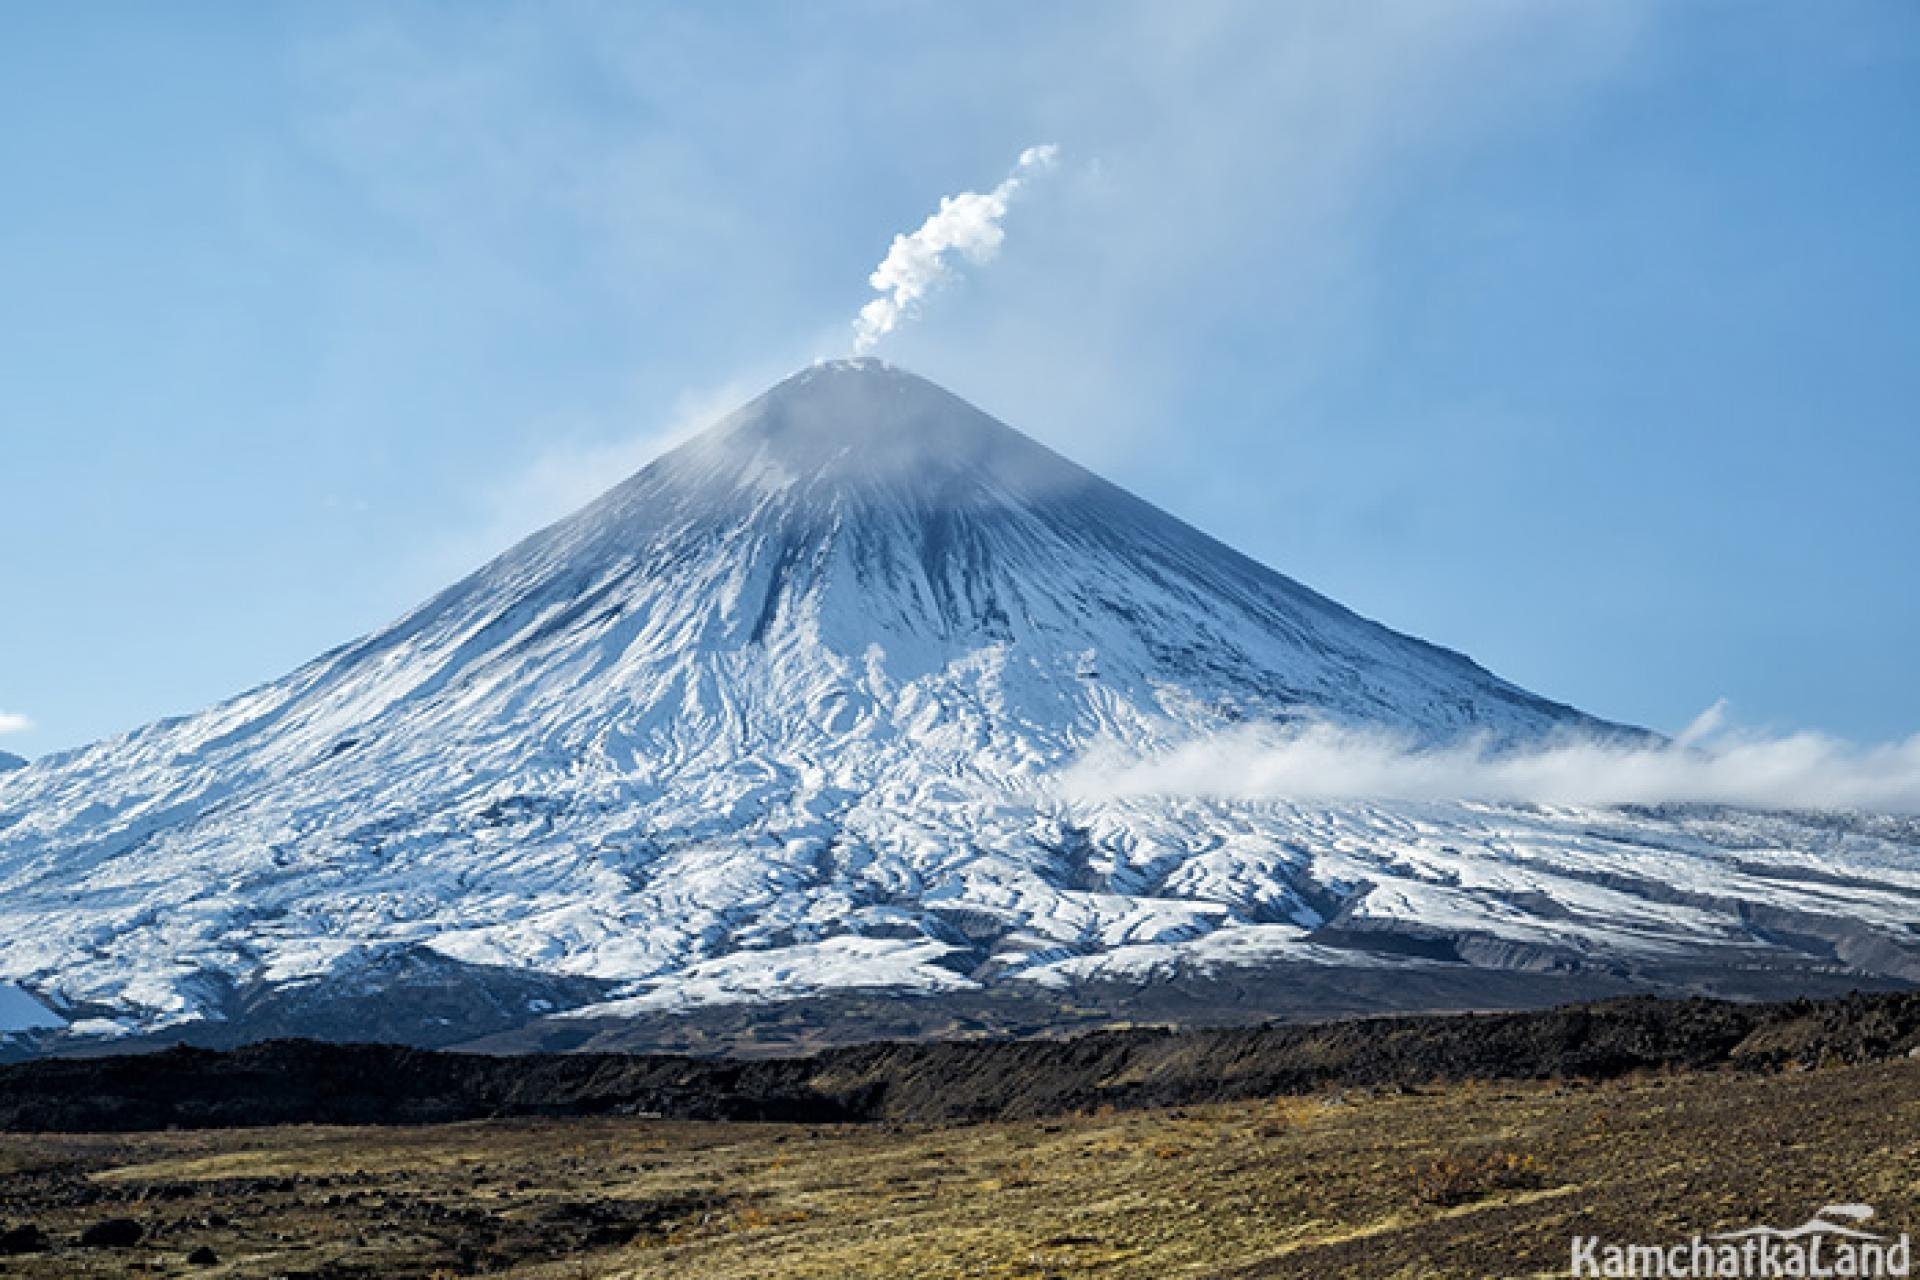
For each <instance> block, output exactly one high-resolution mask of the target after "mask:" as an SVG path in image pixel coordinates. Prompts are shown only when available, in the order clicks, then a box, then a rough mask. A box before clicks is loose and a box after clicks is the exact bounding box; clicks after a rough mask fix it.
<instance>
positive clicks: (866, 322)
mask: <svg viewBox="0 0 1920 1280" xmlns="http://www.w3.org/2000/svg"><path fill="white" fill-rule="evenodd" d="M1059 154H1060V149H1059V148H1058V147H1055V146H1052V145H1046V146H1038V147H1028V148H1027V149H1026V150H1025V151H1022V152H1021V153H1020V160H1019V163H1017V164H1015V165H1014V167H1013V172H1012V173H1010V174H1008V175H1007V177H1006V178H1005V180H1003V181H1002V182H1001V183H1000V185H999V186H997V187H995V188H994V189H993V190H991V191H962V192H961V193H960V194H959V195H957V196H942V197H940V208H939V209H938V210H937V211H936V212H935V213H934V214H933V215H932V216H930V217H929V218H928V219H927V220H926V221H925V222H923V223H921V224H920V229H919V230H917V231H915V232H913V233H912V234H911V235H897V236H895V237H894V238H893V245H892V247H891V248H889V249H888V250H887V256H886V257H885V258H884V259H882V260H881V262H880V265H879V266H877V267H875V268H874V270H873V274H872V275H871V276H869V277H867V283H869V284H871V285H872V286H873V287H874V289H875V290H877V291H878V292H879V294H880V296H879V297H877V298H875V299H874V300H873V301H871V302H869V303H867V305H866V306H864V307H862V308H860V315H859V316H858V317H857V318H856V319H855V320H854V322H853V349H854V351H855V352H856V353H861V354H864V353H866V352H868V351H871V350H873V348H874V347H875V346H876V345H877V344H878V343H879V341H880V339H882V338H884V337H886V336H887V335H888V334H889V333H892V332H893V331H894V329H896V328H898V327H899V324H900V322H901V321H902V320H906V319H910V318H911V317H912V316H914V315H915V314H916V313H917V312H918V311H919V308H920V303H921V302H922V301H923V300H924V299H925V298H926V296H927V295H928V294H930V293H932V292H933V291H934V289H935V288H937V287H938V286H939V285H941V284H943V283H945V282H946V281H947V280H948V279H949V278H951V277H952V275H953V267H952V266H951V264H950V259H951V258H952V257H953V255H955V254H958V255H959V256H960V257H962V258H965V259H966V260H967V261H969V262H973V263H982V262H990V261H992V260H993V257H994V255H996V254H998V253H999V252H1000V245H1001V243H1002V242H1003V241H1005V240H1006V238H1007V233H1006V232H1005V231H1004V230H1003V229H1002V228H1001V226H1000V220H1001V219H1002V218H1004V217H1006V216H1007V206H1008V204H1009V203H1011V202H1012V200H1013V197H1014V196H1015V194H1017V193H1018V192H1019V190H1020V188H1022V187H1023V186H1025V185H1026V183H1027V180H1028V178H1030V177H1031V176H1032V175H1034V174H1036V173H1040V172H1043V171H1045V170H1047V169H1050V168H1052V167H1053V163H1054V160H1055V159H1056V158H1057V157H1058V156H1059Z"/></svg>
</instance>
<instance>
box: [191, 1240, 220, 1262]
mask: <svg viewBox="0 0 1920 1280" xmlns="http://www.w3.org/2000/svg"><path fill="white" fill-rule="evenodd" d="M187 1265H188V1266H190V1267H217V1266H219V1265H220V1255H219V1254H217V1253H215V1252H214V1251H213V1250H212V1249H211V1248H210V1247H209V1246H207V1245H204V1244H203V1245H201V1246H200V1247H199V1248H197V1249H195V1250H194V1251H193V1252H192V1253H189V1254H188V1255H187Z"/></svg>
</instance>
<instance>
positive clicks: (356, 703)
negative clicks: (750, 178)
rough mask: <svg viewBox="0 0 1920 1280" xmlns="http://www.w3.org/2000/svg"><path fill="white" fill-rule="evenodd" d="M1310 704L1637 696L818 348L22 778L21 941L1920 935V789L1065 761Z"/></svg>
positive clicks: (1846, 948)
mask: <svg viewBox="0 0 1920 1280" xmlns="http://www.w3.org/2000/svg"><path fill="white" fill-rule="evenodd" d="M1302 717H1316V718H1324V719H1328V720H1333V721H1336V722H1340V723H1347V724H1355V725H1367V726H1378V727H1381V728H1384V729H1387V730H1391V731H1393V732H1395V733H1397V734H1402V735H1408V736H1410V737H1412V738H1413V739H1415V740H1418V741H1425V742H1439V741H1444V740H1447V739H1450V738H1452V737H1454V736H1457V735H1459V734H1462V733H1468V732H1474V733H1483V734H1487V735H1490V736H1491V738H1492V739H1494V740H1495V741H1503V742H1504V741H1511V742H1522V741H1528V740H1533V739H1537V738H1539V737H1541V736H1543V735H1548V734H1553V733H1557V732H1583V733H1601V734H1609V733H1625V732H1630V731H1626V730H1620V729H1618V728H1617V727H1616V726H1610V725H1606V724H1603V723H1601V722H1598V721H1594V720H1591V719H1589V718H1587V717H1585V716H1583V715H1581V714H1580V713H1578V712H1576V711H1573V710H1572V709H1570V708H1567V707H1564V706H1561V705H1558V704H1555V703H1552V702H1549V701H1547V700H1545V699H1542V698H1539V697H1536V696H1534V695H1532V694H1529V693H1527V692H1525V691H1524V690H1521V689H1519V688H1516V687H1514V686H1513V685H1511V684H1508V683H1506V682H1505V681H1502V680H1500V679H1498V678H1497V677H1495V676H1493V675H1491V674H1489V673H1488V672H1486V671H1485V670H1483V669H1482V668H1480V667H1478V666H1476V665H1475V664H1473V663H1472V662H1470V661H1468V660H1467V659H1466V658H1464V657H1461V656H1460V655H1458V654H1454V653H1451V652H1449V651H1446V650H1444V649H1440V648H1437V647H1435V646H1432V645H1429V644H1426V643H1424V642H1421V641H1419V640H1415V639H1412V638H1409V637H1407V636H1403V635H1400V634H1397V633H1395V632H1392V631H1390V630H1387V629H1385V628H1383V627H1380V626H1378V625H1376V624H1374V623H1371V622H1368V621H1366V620H1364V619H1362V618H1359V617H1357V616H1356V615H1354V614H1352V613H1351V612H1349V611H1347V610H1345V609H1343V608H1341V607H1340V606H1338V605H1336V604H1334V603H1332V602H1331V601H1328V600H1326V599H1324V598H1323V597H1321V596H1319V595H1317V594H1315V593H1313V592H1312V591H1309V590H1308V589H1306V588H1304V587H1302V586H1300V585H1299V584H1297V583H1294V582H1292V581H1290V580H1289V579H1287V578H1284V577H1281V576H1280V575H1278V574H1276V573H1274V572H1272V571H1270V570H1268V569H1266V568H1264V567H1262V566H1260V565H1258V564H1256V563H1254V562H1253V561H1251V560H1248V559H1247V558H1245V557H1243V556H1241V555H1239V554H1238V553H1236V552H1234V551H1232V550H1230V549H1228V548H1227V547H1225V546H1222V545H1221V544H1219V543H1218V542H1215V541H1213V540H1212V539H1210V538H1208V537H1206V536H1205V535H1203V534H1201V533H1199V532H1198V531H1196V530H1195V529H1193V528H1191V527H1190V526H1188V525H1185V524H1183V523H1181V522H1180V521H1178V520H1175V519H1173V518H1172V517H1170V516H1168V515H1166V514H1165V513H1163V512H1161V511H1159V510H1157V509H1155V508H1153V507H1151V506H1149V505H1148V504H1146V503H1144V502H1142V501H1140V500H1139V499H1137V498H1134V497H1132V496H1131V495H1129V494H1127V493H1125V492H1123V491H1121V490H1119V489H1117V488H1115V487H1114V486H1112V485H1110V484H1107V483H1106V482H1104V481H1102V480H1100V479H1099V478H1097V477H1095V476H1093V475H1091V474H1090V473H1088V472H1086V471H1084V470H1082V469H1081V468H1079V467H1077V466H1075V465H1073V464H1072V463H1070V462H1068V461H1066V460H1065V459H1063V458H1060V457H1059V456H1057V455H1055V454H1053V453H1051V452H1050V451H1048V450H1046V449H1044V448H1042V447H1041V446H1039V445H1037V444H1036V443H1034V442H1033V441H1031V440H1029V439H1027V438H1026V437H1024V436H1022V435H1020V434H1019V433H1017V432H1015V431H1013V430H1011V429H1010V428H1008V427H1005V426H1003V425H1001V424H1000V423H998V422H995V421H994V420H992V419H990V418H988V417H986V416H985V415H983V414H981V413H979V412H978V411H977V410H974V409H973V408H971V407H970V406H968V405H966V404H965V403H963V402H961V401H959V400H957V399H955V398H954V397H952V396H950V395H948V394H947V393H946V392H944V391H941V390H940V389H938V388H936V387H934V386H932V385H931V384H929V383H927V382H925V381H923V380H921V379H919V378H916V377H914V376H912V375H910V374H906V373H903V372H901V371H898V370H895V369H892V368H890V367H888V366H885V365H882V364H879V363H877V362H873V361H843V362H836V363H833V364H828V365H820V366H815V367H813V368H811V369H808V370H806V371H803V372H802V373H800V374H798V375H796V376H795V377H793V378H791V379H789V380H788V381H787V382H785V383H782V384H781V385H780V386H778V387H776V388H774V389H773V390H772V391H770V392H768V393H767V394H766V395H765V396H763V397H761V398H760V399H758V400H756V401H754V402H753V403H752V404H749V405H748V406H746V407H745V408H743V409H741V410H740V411H738V412H737V413H735V414H733V415H732V416H730V417H729V418H727V419H725V420H724V421H722V422H721V423H720V424H719V425H717V426H716V427H715V428H713V429H712V430H711V431H709V432H708V433H707V434H705V435H704V436H702V437H700V438H698V439H696V440H694V441H693V442H691V443H689V444H687V445H685V446H683V447H682V448H680V449H678V450H676V451H675V452H673V453H671V454H669V455H667V456H666V457H664V458H662V459H661V460H660V461H658V462H656V463H655V464H653V465H652V466H650V467H648V468H646V469H645V470H644V471H642V472H640V473H639V474H638V475H636V476H634V477H632V478H631V479H629V480H627V481H626V482H624V483H622V484H620V485H619V486H618V487H616V488H615V489H613V490H612V491H611V492H609V493H608V494H607V495H606V496H604V497H603V498H601V499H600V500H599V501H597V502H595V503H594V504H592V505H591V506H589V507H588V508H586V509H585V510H583V511H581V512H580V513H579V514H577V515H575V516H574V517H572V518H570V519H568V520H565V521H563V522H561V523H560V524H557V525H555V526H553V527H552V528H549V529H547V530H545V531H543V532H541V533H539V534H537V535H535V536H534V537H532V538H530V539H528V540H527V541H526V542H524V543H522V544H521V545H519V546H517V547H515V548H514V549H512V550H511V551H509V552H508V553H506V554H505V555H503V556H502V557H500V558H499V559H498V560H496V561H494V562H493V563H491V564H489V565H488V566H486V567H485V568H483V569H481V570H480V571H479V572H477V573H475V574H474V575H472V576H471V577H469V578H467V579H466V580H464V581H462V582H460V583H458V584H456V585H455V586H453V587H452V588H450V589H448V590H447V591H445V592H443V593H441V594H440V595H438V596H436V597H435V598H434V599H432V600H430V601H428V602H427V603H426V604H424V605H422V606H421V607H420V608H419V609H417V610H415V611H414V612H413V613H411V614H409V615H408V616H406V617H404V618H402V619H401V620H399V621H398V622H396V623H394V624H393V625H392V626H390V627H388V628H386V629H384V630H382V631H380V632H377V633H375V634H373V635H370V636H368V637H366V638H364V639H361V640H358V641H356V642H354V643H352V644H349V645H346V646H343V647H342V648H340V649H337V650H335V651H333V652H332V653H329V654H326V655H325V656H323V657H321V658H319V659H317V660H316V661H314V662H312V663H310V664H308V665H307V666H305V667H303V668H301V669H300V670H298V671H296V672H294V673H293V674H292V675H290V676H288V677H286V678H285V679H282V680H279V681H276V682H274V683H272V684H269V685H265V686H263V687H261V688H259V689H255V690H253V691H251V692H249V693H246V694H243V695H241V696H240V697H238V698H235V699H233V700H232V701H230V702H227V703H224V704H222V705H220V706H217V707H214V708H213V709H211V710H209V711H206V712H204V713H201V714H199V715H195V716H190V717H186V718H183V719H178V720H171V721H165V722H161V723H158V724H154V725H150V726H147V727H146V728H143V729H139V730H137V731H135V732H133V733H130V734H127V735H125V736H122V737H119V738H115V739H111V740H109V741H105V742H101V743H98V744H95V745H93V746H90V747H86V748H83V749H80V750H77V751H72V752H68V753H65V754H63V755H59V756H54V757H45V758H42V759H41V760H39V761H36V762H35V765H34V767H32V768H30V769H27V770H24V771H19V772H14V773H8V774H5V775H0V978H5V979H12V980H15V981H20V982H25V983H27V984H28V985H31V986H33V987H34V988H35V989H37V990H42V991H47V992H55V993H58V994H59V995H60V996H62V997H63V998H65V999H67V1000H68V1001H71V1002H75V1003H82V1002H84V1003H86V1004H88V1005H89V1007H96V1008H100V1009H110V1010H115V1011H118V1014H119V1016H121V1017H122V1018H124V1019H130V1020H131V1021H132V1023H133V1024H135V1025H138V1026H141V1027H144V1028H147V1029H152V1028H156V1027H162V1026H166V1025H170V1024H176V1023H181V1022H190V1021H193V1020H196V1019H201V1018H205V1017H209V1016H217V1015H218V1014H219V1013H220V1012H221V1010H222V1009H223V1007H224V1005H223V1001H225V1000H226V999H227V998H228V993H230V992H232V991H233V990H235V989H236V988H238V987H240V986H242V985H244V984H247V983H251V982H265V983H269V984H272V983H292V982H298V981H304V980H310V979H314V978H318V977H327V976H338V975H341V974H348V973H351V972H352V971H354V970H355V969H356V968H357V967H358V966H361V965H364V964H367V963H368V962H369V961H370V960H372V959H373V958H375V957H378V956H380V955H383V954H388V953H391V952H393V951H394V950H395V949H397V948H402V947H409V946H417V945H426V946H429V947H431V948H433V949H434V950H436V951H438V952H440V953H442V954H443V955H445V956H448V957H451V958H453V959H455V960H459V961H463V962H467V963H469V964H475V965H496V966H505V967H509V968H514V969H523V970H535V971H540V972H543V973H550V974H563V975H575V976H581V977H590V978H596V979H602V980H605V981H607V982H609V983H612V984H615V986H614V987H613V992H614V998H615V999H616V1000H617V1001H627V1002H631V1003H632V1004H633V1005H634V1007H637V1008H648V1009H654V1008H662V1007H677V1006H679V1005H683V1004H693V1003H711V1002H714V1001H725V1000H757V999H769V998H778V997H782V996H785V995H790V994H795V993H807V992H819V991H825V990H837V989H849V988H873V987H879V988H887V989H898V990H915V991H937V990H954V989H967V988H972V987H977V986H980V985H985V984H993V983H1021V982H1035V983H1041V984H1054V985H1057V984H1059V983H1061V982H1064V981H1068V980H1070V979H1076V978H1081V977H1087V976H1090V975H1099V974H1103V973H1104V974H1118V973H1123V972H1124V973H1149V974H1150V973H1152V972H1156V971H1159V970H1161V969H1164V968H1165V967H1166V966H1167V965H1169V964H1173V963H1177V962H1180V961H1188V962H1191V963H1194V964H1198V965H1203V966H1205V965H1242V964H1249V963H1257V962H1258V961H1260V960H1261V959H1262V958H1283V959H1287V960H1295V961H1297V960H1301V959H1308V960H1312V959H1315V958H1324V957H1328V956H1330V955H1332V954H1333V953H1332V952H1331V950H1330V949H1329V945H1328V944H1329V940H1332V941H1333V942H1337V943H1338V945H1339V946H1340V950H1339V952H1338V955H1339V956H1340V957H1342V958H1343V959H1344V961H1345V962H1346V963H1374V962H1375V960H1374V959H1372V958H1370V953H1368V952H1367V951H1366V950H1365V948H1364V947H1361V948H1359V949H1356V948H1355V945H1354V939H1355V938H1356V937H1358V938H1360V939H1361V940H1362V941H1364V940H1365V938H1366V937H1369V936H1372V935H1371V933H1370V932H1369V931H1374V930H1378V929H1379V928H1381V927H1382V926H1388V927H1398V926H1401V925H1417V926H1419V927H1420V928H1422V929H1426V930H1430V931H1431V930H1438V931H1443V932H1446V933H1447V934H1449V935H1450V936H1456V937H1466V938H1471V939H1474V940H1475V941H1474V947H1476V948H1477V950H1475V951H1473V952H1472V954H1471V955H1470V956H1469V957H1468V958H1469V959H1471V960H1472V961H1473V962H1474V963H1486V964H1532V965H1539V964H1542V963H1547V962H1549V961H1552V962H1555V963H1595V964H1627V963H1634V962H1638V961H1643V960H1644V961H1658V960H1660V959H1662V958H1672V959H1680V958H1685V957H1693V956H1700V955H1707V956H1715V955H1720V954H1723V953H1724V954H1725V955H1727V956H1734V957H1737V958H1738V961H1739V962H1740V963H1743V964H1751V963H1763V962H1764V960H1765V957H1766V956H1767V955H1768V954H1771V953H1780V954H1791V955H1793V956H1794V957H1796V958H1804V957H1805V956H1806V955H1807V953H1808V945H1809V944H1808V943H1807V942H1806V938H1807V937H1808V936H1816V937H1819V936H1824V935H1821V934H1820V933H1819V930H1818V929H1816V930H1815V931H1814V934H1813V935H1809V934H1808V931H1807V926H1806V921H1807V920H1808V919H1817V920H1820V921H1835V920H1838V921H1843V922H1845V924H1846V929H1848V930H1851V931H1852V932H1851V933H1848V934H1847V938H1851V939H1853V940H1852V941H1845V940H1842V941H1841V942H1836V943H1833V944H1832V946H1834V947H1838V948H1839V952H1840V955H1839V958H1838V959H1834V960H1833V962H1834V963H1836V964H1842V965H1846V964H1856V965H1862V966H1866V967H1868V968H1871V967H1872V965H1879V966H1880V968H1879V969H1878V970H1874V971H1879V972H1895V973H1898V972H1903V971H1904V970H1903V969H1902V966H1909V965H1912V964H1913V961H1912V957H1911V953H1910V952H1909V951H1908V950H1905V949H1904V948H1906V947H1907V946H1908V945H1909V943H1910V941H1911V937H1912V935H1911V931H1910V929H1909V927H1908V926H1909V924H1910V922H1912V921H1913V920H1915V919H1916V918H1920V911H1916V904H1917V903H1920V869H1916V859H1915V851H1916V848H1917V847H1920V836H1916V834H1915V831H1914V829H1913V828H1912V827H1911V825H1910V824H1907V825H1902V824H1899V823H1892V824H1889V823H1885V822H1877V823H1876V822H1867V821H1864V820H1863V821H1859V822H1851V821H1847V820H1838V819H1819V820H1815V819H1811V818H1792V817H1784V816H1760V815H1747V814H1737V813H1729V812H1724V811H1717V812H1714V813H1700V812H1694V813H1687V814H1683V813H1650V812H1622V811H1583V810H1568V809H1554V810H1545V809H1538V808H1529V807H1493V806H1487V805H1474V804H1465V803H1462V804H1372V805H1369V804H1343V805H1318V806H1308V805H1294V804H1288V803H1284V802H1257V803H1256V802H1237V803H1213V802H1203V801H1198V800H1177V799H1176V800H1140V799H1125V800H1114V801H1102V802H1079V801H1075V800H1071V799H1068V798H1064V797H1063V796H1062V795H1061V794H1060V792H1059V791H1058V789H1057V788H1055V787H1054V786H1052V784H1051V779H1052V777H1053V775H1054V774H1056V773H1057V772H1058V771H1059V770H1060V769H1062V768H1063V767H1064V766H1066V765H1067V764H1069V763H1070V762H1072V761H1073V760H1075V759H1077V758H1078V757H1079V756H1080V755H1081V754H1082V752H1083V751H1084V750H1085V749H1086V748H1087V747H1088V746H1090V745H1091V744H1094V743H1096V742H1104V743H1118V744H1121V745H1122V746H1124V747H1126V748H1129V749H1132V750H1136V751H1141V752H1152V751H1154V750H1157V749H1159V748H1162V747H1164V746H1166V745H1167V744H1170V743H1173V742H1177V741H1181V740H1184V739H1187V738H1190V737H1192V736H1195V735H1201V734H1208V733H1212V732H1216V731H1219V730H1221V729H1225V728H1228V727H1231V726H1234V725H1242V724H1245V723H1248V722H1251V721H1260V722H1284V721H1290V720H1296V719H1299V718H1302ZM1754 904H1762V905H1764V906H1765V907H1767V908H1768V909H1769V910H1772V911H1775V912H1777V913H1784V914H1782V915H1780V916H1779V917H1778V919H1772V918H1770V919H1772V922H1771V923H1764V924H1763V923H1758V922H1756V917H1755V915H1754V910H1753V908H1754ZM1821 927H1822V928H1824V927H1825V926H1821ZM1836 928H1838V926H1836ZM1843 932H1844V931H1843ZM1863 933H1864V934H1865V935H1867V937H1866V941H1865V942H1862V941H1861V940H1860V936H1859V935H1861V934H1863ZM1889 940H1891V941H1889ZM1881 942H1886V943H1887V947H1888V948H1890V950H1889V949H1886V948H1879V947H1878V944H1879V943H1881ZM1827 945H1828V943H1826V942H1822V943H1819V944H1818V945H1817V946H1815V947H1814V949H1815V950H1816V951H1818V950H1819V947H1821V946H1827ZM1543 957H1544V958H1545V959H1543ZM1865 957H1873V959H1871V963H1869V959H1868V958H1865ZM1829 958H1831V957H1829ZM1907 976H1909V977H1914V976H1920V966H1915V967H1914V968H1913V971H1912V972H1911V973H1908V974H1907Z"/></svg>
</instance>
